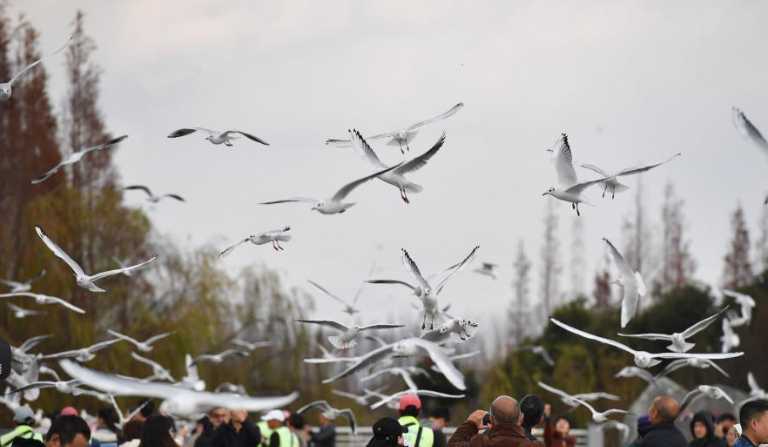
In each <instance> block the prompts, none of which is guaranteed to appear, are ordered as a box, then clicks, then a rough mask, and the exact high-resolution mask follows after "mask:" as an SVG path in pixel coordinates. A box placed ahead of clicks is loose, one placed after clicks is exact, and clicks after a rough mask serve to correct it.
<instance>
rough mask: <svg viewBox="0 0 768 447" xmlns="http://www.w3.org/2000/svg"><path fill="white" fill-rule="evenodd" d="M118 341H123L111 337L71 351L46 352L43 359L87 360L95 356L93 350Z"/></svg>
mask: <svg viewBox="0 0 768 447" xmlns="http://www.w3.org/2000/svg"><path fill="white" fill-rule="evenodd" d="M119 341H123V340H121V339H119V338H113V339H111V340H106V341H102V342H99V343H96V344H93V345H91V346H88V347H87V348H82V349H73V350H71V351H64V352H58V353H56V354H48V355H44V356H43V358H44V359H69V358H73V359H75V360H77V361H78V362H89V361H91V360H93V359H94V358H96V354H94V352H98V351H101V350H102V349H104V348H106V347H107V346H111V345H113V344H115V343H117V342H119Z"/></svg>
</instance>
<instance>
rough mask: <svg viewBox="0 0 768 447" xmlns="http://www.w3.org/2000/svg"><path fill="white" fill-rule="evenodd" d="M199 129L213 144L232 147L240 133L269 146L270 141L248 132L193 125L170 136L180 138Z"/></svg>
mask: <svg viewBox="0 0 768 447" xmlns="http://www.w3.org/2000/svg"><path fill="white" fill-rule="evenodd" d="M198 131H199V132H205V133H207V134H208V136H207V137H205V139H206V140H207V141H210V142H211V143H213V144H224V146H227V147H232V140H235V139H237V138H239V137H238V135H241V136H244V137H245V138H248V139H249V140H251V141H255V142H257V143H261V144H263V145H264V146H269V143H267V142H266V141H264V140H262V139H261V138H259V137H257V136H255V135H252V134H250V133H247V132H242V131H239V130H228V131H226V132H217V131H215V130H211V129H206V128H204V127H192V128H184V129H179V130H174V131H173V132H171V133H170V135H168V138H179V137H183V136H186V135H189V134H193V133H195V132H198Z"/></svg>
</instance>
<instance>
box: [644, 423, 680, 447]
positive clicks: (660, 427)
mask: <svg viewBox="0 0 768 447" xmlns="http://www.w3.org/2000/svg"><path fill="white" fill-rule="evenodd" d="M637 432H638V433H639V434H640V437H641V438H643V442H642V444H640V445H641V446H642V447H687V446H688V440H687V439H685V435H683V432H681V431H680V430H679V429H678V428H677V427H675V424H672V423H669V422H659V423H658V424H651V425H648V426H645V427H641V428H638V429H637Z"/></svg>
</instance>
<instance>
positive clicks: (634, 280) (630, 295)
mask: <svg viewBox="0 0 768 447" xmlns="http://www.w3.org/2000/svg"><path fill="white" fill-rule="evenodd" d="M603 240H604V241H605V243H606V244H608V249H609V250H610V252H611V256H613V262H614V263H615V264H616V268H617V269H619V279H617V280H615V281H613V283H612V284H618V285H619V286H620V287H621V288H622V289H623V290H624V297H623V298H622V300H621V327H626V326H627V323H629V320H631V319H632V317H634V316H635V313H637V305H638V304H639V303H640V298H641V297H643V296H645V292H646V290H645V281H643V276H642V275H641V274H640V272H636V271H634V270H632V266H630V265H629V263H628V262H627V261H625V260H624V257H623V256H622V255H621V253H619V250H616V247H614V246H613V244H612V243H611V241H609V240H608V239H606V238H603Z"/></svg>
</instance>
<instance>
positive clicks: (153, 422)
mask: <svg viewBox="0 0 768 447" xmlns="http://www.w3.org/2000/svg"><path fill="white" fill-rule="evenodd" d="M175 435H176V433H175V432H174V430H173V421H172V420H171V418H169V417H168V416H163V415H159V414H156V415H154V416H150V417H148V418H147V420H146V421H144V427H143V428H142V430H141V438H140V439H141V442H139V447H179V446H178V444H176V441H175V440H174V436H175Z"/></svg>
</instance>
